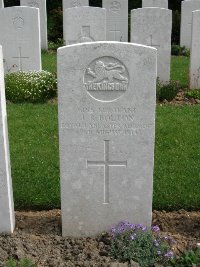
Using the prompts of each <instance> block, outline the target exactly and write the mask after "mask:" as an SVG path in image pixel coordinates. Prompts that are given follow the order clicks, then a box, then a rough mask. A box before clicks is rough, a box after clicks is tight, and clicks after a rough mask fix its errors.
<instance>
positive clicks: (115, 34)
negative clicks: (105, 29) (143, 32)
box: [110, 24, 122, 42]
mask: <svg viewBox="0 0 200 267" xmlns="http://www.w3.org/2000/svg"><path fill="white" fill-rule="evenodd" d="M110 32H111V33H114V39H115V41H120V42H121V39H122V36H120V34H121V31H120V30H117V26H116V24H115V28H114V30H110ZM118 35H119V36H120V38H117V36H118Z"/></svg>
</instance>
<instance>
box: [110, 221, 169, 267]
mask: <svg viewBox="0 0 200 267" xmlns="http://www.w3.org/2000/svg"><path fill="white" fill-rule="evenodd" d="M111 235H112V243H111V256H112V257H113V258H115V259H117V260H120V261H122V262H126V261H131V260H133V261H135V262H138V263H139V264H140V266H141V267H151V266H154V264H155V263H161V264H166V263H167V262H169V261H170V260H171V259H172V258H173V257H174V254H173V252H172V246H173V244H174V240H173V239H172V238H171V237H168V236H162V235H161V233H160V229H159V227H158V226H152V228H151V229H148V228H147V227H146V226H144V225H142V224H131V223H129V222H128V221H123V222H120V223H119V224H117V225H116V226H115V227H113V228H112V229H111Z"/></svg>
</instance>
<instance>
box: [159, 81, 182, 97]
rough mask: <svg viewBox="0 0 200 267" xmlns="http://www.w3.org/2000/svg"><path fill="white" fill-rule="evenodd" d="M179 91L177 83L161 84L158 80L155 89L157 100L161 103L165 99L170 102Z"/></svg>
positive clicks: (179, 87)
mask: <svg viewBox="0 0 200 267" xmlns="http://www.w3.org/2000/svg"><path fill="white" fill-rule="evenodd" d="M180 89H181V86H180V84H179V82H176V81H170V82H169V83H166V84H162V83H161V82H160V81H159V80H158V82H157V88H156V97H157V100H159V101H163V100H165V99H166V100H167V101H171V100H173V99H174V98H175V97H176V95H177V94H178V92H179V90H180Z"/></svg>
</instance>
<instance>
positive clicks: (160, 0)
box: [142, 0, 168, 8]
mask: <svg viewBox="0 0 200 267" xmlns="http://www.w3.org/2000/svg"><path fill="white" fill-rule="evenodd" d="M142 7H160V8H168V0H142Z"/></svg>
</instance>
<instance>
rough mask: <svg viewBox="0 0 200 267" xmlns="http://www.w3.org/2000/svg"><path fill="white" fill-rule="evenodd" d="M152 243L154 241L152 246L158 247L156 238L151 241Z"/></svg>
mask: <svg viewBox="0 0 200 267" xmlns="http://www.w3.org/2000/svg"><path fill="white" fill-rule="evenodd" d="M153 243H154V246H155V247H158V246H159V243H158V241H157V240H156V239H155V240H154V241H153Z"/></svg>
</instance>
